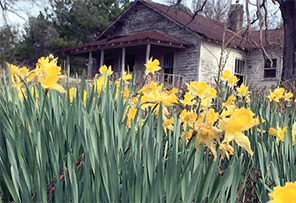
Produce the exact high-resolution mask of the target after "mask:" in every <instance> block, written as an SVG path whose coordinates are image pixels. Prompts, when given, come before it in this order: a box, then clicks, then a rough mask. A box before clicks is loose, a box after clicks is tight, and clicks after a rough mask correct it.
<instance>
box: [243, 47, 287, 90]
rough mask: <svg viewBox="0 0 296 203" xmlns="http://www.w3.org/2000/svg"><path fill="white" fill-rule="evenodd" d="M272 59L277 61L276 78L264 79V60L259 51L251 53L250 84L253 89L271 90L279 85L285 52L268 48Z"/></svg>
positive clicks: (248, 67)
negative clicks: (265, 88) (263, 88)
mask: <svg viewBox="0 0 296 203" xmlns="http://www.w3.org/2000/svg"><path fill="white" fill-rule="evenodd" d="M266 52H267V53H268V55H269V57H270V58H271V59H277V64H276V78H272V79H265V78H264V58H263V55H262V53H261V52H260V51H259V50H255V51H252V52H250V53H249V56H248V61H247V73H248V77H249V79H248V84H249V85H250V86H253V87H267V88H270V87H272V86H274V85H277V84H278V83H279V81H280V79H281V75H282V62H283V50H282V49H278V48H275V49H274V48H272V47H268V48H266Z"/></svg>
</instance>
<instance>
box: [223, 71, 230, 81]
mask: <svg viewBox="0 0 296 203" xmlns="http://www.w3.org/2000/svg"><path fill="white" fill-rule="evenodd" d="M230 77H231V72H230V71H229V70H225V71H223V72H222V76H221V80H224V81H229V79H230Z"/></svg>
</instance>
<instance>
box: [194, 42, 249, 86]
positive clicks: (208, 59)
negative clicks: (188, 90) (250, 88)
mask: <svg viewBox="0 0 296 203" xmlns="http://www.w3.org/2000/svg"><path fill="white" fill-rule="evenodd" d="M220 55H221V44H220V43H215V42H208V41H205V40H203V41H202V43H201V51H200V56H201V57H200V65H199V67H200V68H199V78H198V81H199V82H207V83H214V78H217V76H218V66H219V60H220ZM235 59H240V60H244V61H246V64H247V55H246V52H245V51H243V50H241V49H236V48H232V49H231V51H230V53H229V55H228V58H227V61H226V64H225V68H224V70H229V71H231V72H232V75H234V70H235ZM245 69H246V67H245Z"/></svg>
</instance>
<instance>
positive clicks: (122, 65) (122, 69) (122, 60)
mask: <svg viewBox="0 0 296 203" xmlns="http://www.w3.org/2000/svg"><path fill="white" fill-rule="evenodd" d="M124 66H125V47H122V54H121V73H122V72H123V71H124ZM121 73H120V74H121ZM121 76H122V75H121Z"/></svg>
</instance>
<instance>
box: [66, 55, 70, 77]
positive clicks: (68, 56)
mask: <svg viewBox="0 0 296 203" xmlns="http://www.w3.org/2000/svg"><path fill="white" fill-rule="evenodd" d="M65 70H66V73H67V74H68V73H70V55H69V54H67V63H66V69H65Z"/></svg>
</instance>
